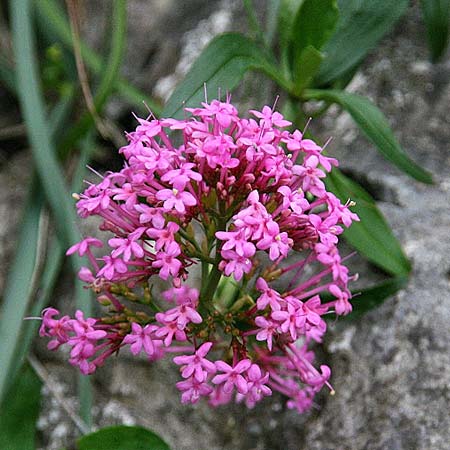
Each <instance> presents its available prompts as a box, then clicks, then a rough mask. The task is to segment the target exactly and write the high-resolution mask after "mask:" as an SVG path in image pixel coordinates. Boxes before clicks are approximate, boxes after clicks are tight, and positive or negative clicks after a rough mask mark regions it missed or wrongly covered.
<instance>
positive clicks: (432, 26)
mask: <svg viewBox="0 0 450 450" xmlns="http://www.w3.org/2000/svg"><path fill="white" fill-rule="evenodd" d="M420 3H421V5H422V11H423V17H424V20H425V24H426V26H427V38H428V46H429V47H430V52H431V60H432V61H433V62H437V61H439V60H440V59H441V58H442V56H444V53H445V50H446V48H447V45H448V40H449V34H450V33H449V27H450V0H421V2H420Z"/></svg>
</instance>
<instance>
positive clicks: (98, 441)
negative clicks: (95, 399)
mask: <svg viewBox="0 0 450 450" xmlns="http://www.w3.org/2000/svg"><path fill="white" fill-rule="evenodd" d="M77 450H170V448H169V446H168V445H167V444H166V443H165V442H164V441H163V440H162V439H161V438H160V437H159V436H158V435H157V434H155V433H153V432H152V431H150V430H147V429H145V428H141V427H128V426H115V427H108V428H103V429H101V430H99V431H97V432H95V433H92V434H88V435H86V436H83V437H82V438H81V439H80V440H79V441H78V445H77Z"/></svg>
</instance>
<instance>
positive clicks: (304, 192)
mask: <svg viewBox="0 0 450 450" xmlns="http://www.w3.org/2000/svg"><path fill="white" fill-rule="evenodd" d="M202 105H203V107H201V108H193V109H191V108H187V109H186V112H187V113H190V117H189V118H187V119H185V120H176V119H159V120H157V119H153V120H144V119H138V121H139V125H138V126H137V128H136V130H135V131H133V132H132V133H129V134H128V141H129V143H128V145H126V146H125V147H123V148H121V149H120V153H122V154H123V156H124V157H125V160H126V162H125V165H124V167H123V169H122V170H120V171H119V172H109V173H106V174H105V176H104V177H103V178H102V179H101V181H100V182H99V183H98V184H90V185H89V186H88V188H87V189H86V190H85V192H84V193H83V194H81V195H80V196H79V197H78V203H77V208H78V213H79V215H80V216H81V217H83V218H86V217H89V216H98V217H100V218H101V225H100V229H101V230H102V231H105V232H108V234H109V236H110V238H109V239H107V238H105V242H102V241H101V240H98V239H95V238H92V237H88V238H86V239H84V240H83V241H81V242H80V243H78V244H75V245H74V246H73V247H71V248H70V249H69V250H68V252H67V254H72V253H78V255H80V256H86V257H87V259H88V260H89V263H90V267H89V268H88V267H83V268H82V269H81V271H80V274H79V277H80V279H81V280H83V281H84V282H85V283H86V284H87V286H88V287H90V288H91V289H92V290H93V291H94V292H95V293H96V294H97V296H98V300H99V302H100V304H101V305H103V306H104V307H106V309H107V310H106V312H105V315H104V316H103V317H99V318H95V319H94V318H88V319H85V318H84V316H83V314H82V313H81V312H80V311H78V312H77V313H76V315H75V319H70V318H69V317H68V316H64V317H62V318H60V319H57V318H55V317H56V315H57V314H58V311H56V310H55V309H53V308H48V309H46V310H45V311H44V312H43V318H42V326H41V329H40V334H41V335H42V336H48V337H50V338H51V340H50V343H49V348H50V349H52V350H54V349H56V348H58V347H59V346H60V345H63V344H65V345H68V346H70V347H71V353H70V360H69V361H70V363H71V364H73V365H76V366H78V367H79V368H80V370H81V371H82V372H83V373H85V374H90V373H92V372H94V371H95V369H96V368H97V367H98V366H101V365H102V364H103V363H104V361H105V360H106V359H107V358H108V357H109V356H110V355H111V354H113V353H116V352H118V351H119V350H120V349H122V348H123V347H129V350H130V351H131V352H132V353H133V354H135V355H137V354H139V353H141V352H144V353H145V354H146V355H147V357H148V358H149V359H151V360H156V359H158V358H161V357H163V356H164V355H165V354H167V353H172V354H174V353H175V354H177V355H176V356H175V357H174V359H173V361H174V363H175V364H176V365H178V366H180V372H181V378H182V381H180V382H179V383H177V388H178V389H179V390H180V391H181V392H182V394H181V400H182V402H184V403H188V402H191V403H195V402H197V401H198V400H199V399H200V398H201V397H206V398H208V399H209V402H210V403H211V404H212V405H219V404H223V403H227V402H229V401H231V400H233V399H234V400H236V401H243V402H245V404H246V405H247V406H249V407H252V406H253V405H254V404H255V403H257V402H259V401H260V400H261V399H262V398H263V397H265V396H268V395H271V393H272V391H273V390H276V391H279V392H281V393H283V394H285V395H286V396H287V397H288V403H287V405H288V407H290V408H296V409H297V410H298V411H300V412H303V411H305V410H307V409H308V408H309V407H310V406H311V405H312V403H313V398H314V395H315V393H316V392H318V391H319V390H320V389H321V388H322V387H323V386H324V385H327V386H328V387H329V388H330V389H332V388H331V386H330V384H329V378H330V369H329V367H328V366H326V365H321V366H320V367H319V368H317V366H316V365H314V354H313V352H312V350H311V345H312V344H313V343H314V342H321V341H322V337H323V335H324V333H325V332H326V328H327V326H326V322H325V321H324V319H323V316H324V315H325V314H328V313H335V314H337V315H341V314H347V313H349V312H350V311H351V309H352V307H351V304H350V302H349V299H350V297H351V294H350V292H349V290H348V287H347V283H348V282H349V281H350V280H351V278H352V277H350V276H349V274H348V269H347V268H346V267H345V265H343V264H342V258H341V256H340V254H339V251H338V248H337V243H338V236H339V235H340V234H341V233H342V231H343V226H345V227H348V226H350V224H351V222H352V221H354V220H358V217H357V216H356V215H355V214H354V213H352V212H351V211H350V210H349V206H350V203H347V204H342V203H341V202H340V200H339V199H338V198H336V197H335V196H334V195H333V194H332V193H330V192H327V190H326V187H325V185H324V182H323V179H324V178H325V176H326V172H329V171H330V170H331V169H332V166H336V165H337V161H336V160H335V159H333V158H330V157H328V156H325V155H324V153H323V151H322V150H323V149H322V148H321V147H320V146H318V145H317V144H316V143H315V142H313V141H312V140H310V139H305V138H304V136H303V135H302V133H301V132H300V131H298V130H296V131H294V132H290V131H288V127H289V126H290V125H291V123H290V122H288V121H287V120H284V118H283V117H282V115H281V114H280V113H278V112H274V111H272V109H271V108H270V107H268V106H265V107H264V108H263V110H262V111H250V112H251V114H252V115H253V118H248V119H245V118H240V117H239V116H238V112H237V110H236V108H235V107H234V106H233V105H232V104H231V103H230V102H229V101H226V102H220V101H218V100H214V101H212V102H211V103H209V104H208V103H203V104H202ZM105 234H106V233H105ZM104 244H107V247H108V249H107V250H106V252H104V253H103V255H104V256H101V257H95V256H94V253H93V251H92V250H93V247H97V248H101V247H103V246H104ZM96 252H98V250H96ZM198 278H200V280H201V281H200V282H199V283H197V284H195V281H194V279H198ZM158 279H160V280H162V281H157V280H158ZM161 283H163V284H164V283H166V284H167V286H166V287H165V288H163V290H162V292H161V293H160V294H156V293H155V291H157V287H158V286H160V285H161ZM322 294H327V296H328V297H327V298H328V301H326V302H324V301H323V300H322V298H321V295H322Z"/></svg>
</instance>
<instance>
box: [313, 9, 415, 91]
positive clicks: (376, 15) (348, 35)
mask: <svg viewBox="0 0 450 450" xmlns="http://www.w3.org/2000/svg"><path fill="white" fill-rule="evenodd" d="M407 7H408V0H340V1H339V14H340V16H339V21H338V24H337V27H336V32H335V33H334V35H333V36H332V37H331V39H330V40H329V41H328V42H327V44H326V45H325V46H324V48H323V51H324V53H325V54H326V58H325V60H324V61H323V63H322V65H321V67H320V71H319V73H318V75H317V77H316V80H315V85H316V86H323V85H326V84H329V83H331V82H332V81H334V80H336V79H338V78H339V77H340V76H342V75H343V74H344V73H346V72H348V71H349V70H350V69H352V68H353V67H355V66H357V65H358V64H360V63H361V61H362V60H363V59H364V57H365V56H366V55H367V53H368V52H369V51H370V50H372V49H373V48H375V46H376V45H377V43H378V42H379V41H380V39H381V38H382V37H383V36H384V35H385V34H386V33H387V32H388V31H389V30H391V29H392V27H393V26H394V24H395V23H396V22H397V20H398V19H399V18H400V17H401V16H402V15H403V14H404V12H405V11H406V8H407Z"/></svg>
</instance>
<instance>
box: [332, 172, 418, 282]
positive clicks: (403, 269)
mask: <svg viewBox="0 0 450 450" xmlns="http://www.w3.org/2000/svg"><path fill="white" fill-rule="evenodd" d="M326 185H327V188H328V189H330V190H331V191H332V192H334V193H335V194H336V195H337V196H338V197H339V198H340V200H341V201H342V202H346V201H347V200H348V199H351V200H352V201H354V202H355V203H356V206H354V207H352V211H354V212H355V213H356V214H358V216H359V218H360V222H353V223H352V226H351V227H350V228H348V229H346V230H345V231H344V233H343V236H344V238H345V239H346V241H347V242H349V243H350V245H352V246H353V247H355V249H356V250H357V251H358V252H359V253H361V254H362V255H364V256H365V257H366V258H367V259H368V260H369V261H371V262H372V263H374V264H376V265H377V266H379V267H381V268H382V269H383V270H385V271H386V272H388V273H390V274H391V275H394V276H406V275H408V273H409V272H410V271H411V264H410V262H409V261H408V259H407V258H406V256H405V255H404V253H403V250H402V248H401V246H400V243H399V242H398V240H397V239H396V237H395V236H394V235H393V233H392V231H391V229H390V228H389V225H388V224H387V222H386V220H385V218H384V217H383V215H382V214H381V212H380V211H379V209H378V208H377V206H376V204H375V201H374V200H373V198H372V197H371V196H370V195H369V194H368V193H367V192H366V191H365V190H364V189H363V188H362V187H361V186H360V185H359V184H358V183H356V182H355V181H353V180H351V179H350V178H348V177H346V176H345V175H343V174H342V173H341V172H340V171H339V170H337V169H333V170H332V171H331V173H330V174H329V175H328V176H327V178H326Z"/></svg>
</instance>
